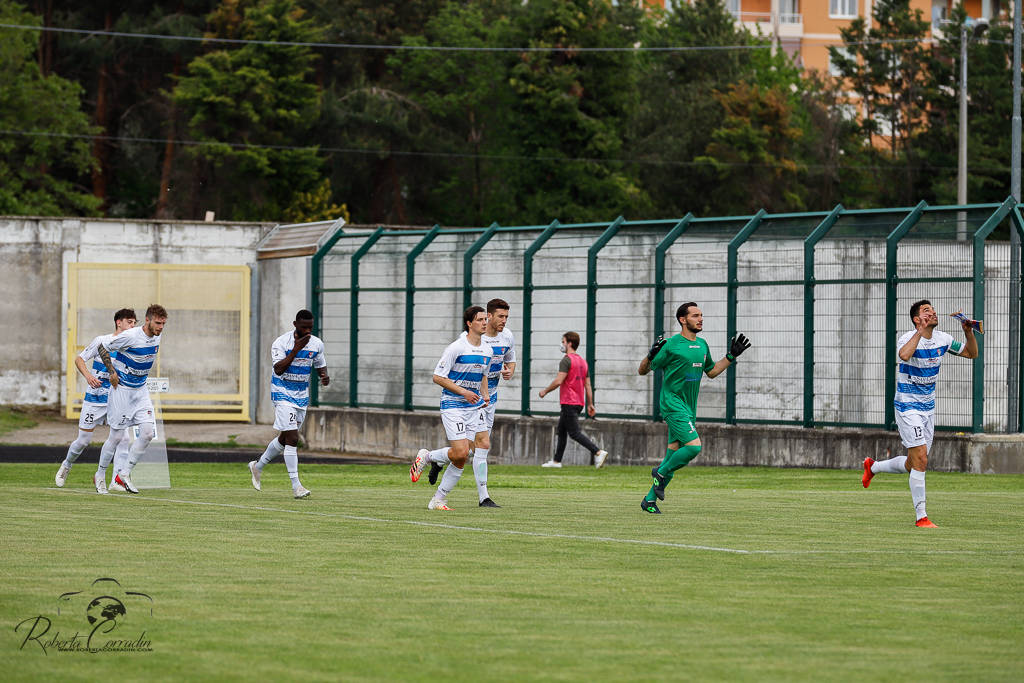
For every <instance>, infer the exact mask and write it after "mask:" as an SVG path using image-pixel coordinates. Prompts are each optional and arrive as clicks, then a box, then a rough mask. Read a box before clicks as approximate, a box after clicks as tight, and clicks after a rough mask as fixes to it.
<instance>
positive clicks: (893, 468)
mask: <svg viewBox="0 0 1024 683" xmlns="http://www.w3.org/2000/svg"><path fill="white" fill-rule="evenodd" d="M871 471H872V472H874V473H875V474H878V473H879V472H888V473H889V474H903V473H904V472H906V471H907V456H905V455H897V456H896V457H895V458H889V459H888V460H879V461H878V462H876V463H875V464H874V465H872V466H871Z"/></svg>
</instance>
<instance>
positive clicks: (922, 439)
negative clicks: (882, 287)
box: [861, 299, 978, 528]
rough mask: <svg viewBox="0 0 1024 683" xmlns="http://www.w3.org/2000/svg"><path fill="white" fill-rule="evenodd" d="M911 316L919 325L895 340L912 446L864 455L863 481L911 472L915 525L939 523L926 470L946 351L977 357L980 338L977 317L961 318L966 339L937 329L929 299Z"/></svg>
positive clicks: (899, 407) (905, 431)
mask: <svg viewBox="0 0 1024 683" xmlns="http://www.w3.org/2000/svg"><path fill="white" fill-rule="evenodd" d="M910 321H911V322H912V323H914V329H913V330H911V331H909V332H906V333H904V334H903V335H902V336H901V337H900V338H899V341H897V342H896V348H897V349H898V351H897V353H898V354H899V362H898V365H897V366H896V399H895V401H894V403H895V407H896V426H897V427H898V428H899V430H900V439H901V440H902V441H903V445H904V446H905V447H906V449H907V454H906V455H900V456H897V457H895V458H888V459H886V460H879V461H877V462H876V461H875V460H874V459H873V458H864V474H863V475H861V484H863V486H864V488H867V487H868V486H869V485H870V484H871V478H872V477H874V476H875V475H876V474H878V473H879V472H889V473H891V474H905V473H907V472H909V473H910V499H911V501H913V503H914V513H915V514H916V515H917V521H916V522H915V525H916V526H919V527H925V528H935V526H936V524H935V523H934V522H932V521H931V520H930V519H928V513H927V511H926V509H925V486H924V472H925V468H926V467H927V466H928V453H929V452H930V451H931V450H932V438H933V437H934V436H935V384H936V382H937V380H938V379H939V368H940V367H941V365H942V356H944V355H945V354H946V353H947V352H952V353H955V354H957V355H958V356H962V357H964V358H970V359H974V358H977V357H978V340H977V339H976V338H975V336H974V327H973V323H976V322H977V321H974V320H968V319H965V320H961V322H960V326H961V327H962V328H963V331H964V337H965V338H966V342H959V341H957V340H955V339H953V337H952V336H950V335H949V334H947V333H945V332H943V331H942V330H937V329H935V328H936V327H937V326H938V324H939V316H938V314H936V312H935V309H934V308H933V307H932V305H931V302H929V301H928V300H927V299H922V300H921V301H917V302H915V303H914V304H913V305H912V306H911V307H910Z"/></svg>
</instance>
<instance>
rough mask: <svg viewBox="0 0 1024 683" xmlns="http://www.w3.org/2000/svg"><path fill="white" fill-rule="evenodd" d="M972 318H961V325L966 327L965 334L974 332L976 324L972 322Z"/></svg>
mask: <svg viewBox="0 0 1024 683" xmlns="http://www.w3.org/2000/svg"><path fill="white" fill-rule="evenodd" d="M971 322H973V321H970V320H961V321H960V327H962V328H963V329H964V334H965V335H967V334H974V325H972V324H971Z"/></svg>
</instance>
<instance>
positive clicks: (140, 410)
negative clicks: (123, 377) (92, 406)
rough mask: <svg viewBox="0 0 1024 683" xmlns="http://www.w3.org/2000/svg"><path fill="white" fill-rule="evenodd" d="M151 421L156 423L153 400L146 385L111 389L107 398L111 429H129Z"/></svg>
mask: <svg viewBox="0 0 1024 683" xmlns="http://www.w3.org/2000/svg"><path fill="white" fill-rule="evenodd" d="M146 422H149V423H150V424H152V425H154V426H155V425H156V417H155V415H154V413H153V401H152V400H151V399H150V398H149V391H148V390H147V389H146V387H144V386H141V387H138V388H131V387H124V386H118V387H117V388H116V389H113V388H112V389H111V390H110V395H109V398H108V399H107V424H109V425H110V428H111V429H128V428H129V427H131V426H133V425H140V424H144V423H146Z"/></svg>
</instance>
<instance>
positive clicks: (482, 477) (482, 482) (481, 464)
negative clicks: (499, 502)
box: [473, 448, 491, 503]
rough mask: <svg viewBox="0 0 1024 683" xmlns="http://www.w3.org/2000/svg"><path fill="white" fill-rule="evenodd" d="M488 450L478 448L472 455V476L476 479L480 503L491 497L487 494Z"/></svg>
mask: <svg viewBox="0 0 1024 683" xmlns="http://www.w3.org/2000/svg"><path fill="white" fill-rule="evenodd" d="M489 450H490V449H489V448H478V449H476V452H475V453H473V475H474V476H475V477H476V492H477V495H479V496H480V502H481V503H482V502H484V501H485V500H487V499H488V498H490V497H491V494H489V493H487V453H488V451H489Z"/></svg>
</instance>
